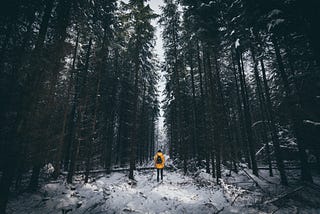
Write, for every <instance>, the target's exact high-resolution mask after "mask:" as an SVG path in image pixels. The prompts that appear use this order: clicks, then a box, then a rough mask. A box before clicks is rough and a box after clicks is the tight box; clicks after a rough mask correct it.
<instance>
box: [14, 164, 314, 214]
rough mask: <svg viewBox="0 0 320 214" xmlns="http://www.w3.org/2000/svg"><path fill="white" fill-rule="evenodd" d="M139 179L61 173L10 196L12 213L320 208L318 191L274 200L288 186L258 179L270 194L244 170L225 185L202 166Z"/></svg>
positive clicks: (147, 172) (122, 175) (308, 210)
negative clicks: (66, 177)
mask: <svg viewBox="0 0 320 214" xmlns="http://www.w3.org/2000/svg"><path fill="white" fill-rule="evenodd" d="M135 179H136V181H131V180H129V179H128V178H127V174H126V173H122V172H115V173H112V174H111V175H103V174H101V175H99V176H97V177H96V178H95V179H93V180H91V181H90V182H89V183H87V184H83V182H82V181H83V179H82V178H81V177H77V179H76V182H75V183H76V184H74V185H68V184H66V183H65V182H64V181H63V179H61V180H58V181H56V182H49V183H47V184H44V185H43V186H42V187H41V189H40V191H38V192H37V193H34V194H31V193H24V194H22V195H20V196H18V197H16V198H13V199H11V200H10V202H9V206H8V213H21V214H22V213H23V214H24V213H41V214H42V213H197V214H200V213H273V212H274V213H295V212H296V213H320V209H319V208H312V206H311V205H310V203H309V204H308V203H307V202H306V201H304V200H305V198H308V197H313V198H317V197H318V198H319V196H318V195H316V193H314V192H312V191H311V192H310V190H309V193H308V191H304V194H307V195H305V196H304V198H301V197H302V196H301V197H300V198H301V203H300V204H299V205H298V206H295V205H296V204H297V202H296V201H295V200H293V199H294V198H295V197H293V199H289V201H288V200H287V201H286V202H285V203H284V202H281V201H280V202H281V204H280V205H274V204H273V203H268V201H270V200H272V199H274V198H276V195H277V194H278V193H276V192H283V191H286V190H285V189H277V188H276V186H277V185H275V186H274V187H273V185H271V183H270V182H267V181H263V180H260V179H257V181H258V182H259V185H260V186H261V187H262V188H268V187H270V188H273V190H272V192H274V193H275V195H270V192H269V194H267V193H266V191H267V189H261V188H258V187H257V186H256V185H255V184H254V183H253V182H251V181H250V180H249V179H248V178H247V177H246V175H244V173H243V172H242V173H241V172H240V173H239V174H237V175H235V174H234V175H232V176H230V177H227V178H226V179H224V181H222V182H221V185H216V184H215V182H214V180H213V179H212V178H211V176H210V175H209V174H207V173H205V172H204V171H199V172H198V173H196V174H194V175H192V176H184V175H182V173H180V172H179V171H164V180H163V182H159V183H158V182H157V181H156V172H155V170H145V171H140V172H135ZM268 183H269V185H268ZM298 200H300V199H298ZM310 200H311V199H310ZM313 200H314V199H313ZM266 202H267V203H266ZM287 202H288V203H287ZM311 202H312V200H311ZM290 203H291V204H290ZM303 203H306V206H304V205H303ZM314 203H317V201H314V202H313V204H314ZM301 207H302V208H301Z"/></svg>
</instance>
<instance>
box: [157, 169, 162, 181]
mask: <svg viewBox="0 0 320 214" xmlns="http://www.w3.org/2000/svg"><path fill="white" fill-rule="evenodd" d="M159 172H160V173H161V180H163V169H157V181H158V182H159Z"/></svg>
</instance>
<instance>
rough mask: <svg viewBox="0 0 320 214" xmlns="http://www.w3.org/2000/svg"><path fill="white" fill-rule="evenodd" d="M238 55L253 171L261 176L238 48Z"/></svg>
mask: <svg viewBox="0 0 320 214" xmlns="http://www.w3.org/2000/svg"><path fill="white" fill-rule="evenodd" d="M236 57H237V62H238V69H239V77H240V87H241V95H242V100H243V107H244V119H245V126H246V132H247V138H248V147H249V148H248V149H249V154H250V159H251V164H252V173H253V174H254V175H256V176H259V173H258V166H257V161H256V157H255V148H254V142H253V136H252V128H251V125H252V124H251V114H250V109H249V101H248V96H247V95H246V93H247V92H246V91H247V90H246V83H245V74H244V70H243V66H242V65H241V61H242V60H241V54H240V53H239V51H238V49H236Z"/></svg>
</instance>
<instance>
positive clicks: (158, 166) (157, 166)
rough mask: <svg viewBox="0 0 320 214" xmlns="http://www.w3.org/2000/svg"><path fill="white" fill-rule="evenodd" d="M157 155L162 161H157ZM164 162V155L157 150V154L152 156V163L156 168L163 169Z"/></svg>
mask: <svg viewBox="0 0 320 214" xmlns="http://www.w3.org/2000/svg"><path fill="white" fill-rule="evenodd" d="M158 155H159V156H160V157H161V160H162V163H157V157H158ZM164 163H165V159H164V155H163V154H162V152H157V154H156V155H155V156H154V164H155V166H156V168H157V169H163V168H164Z"/></svg>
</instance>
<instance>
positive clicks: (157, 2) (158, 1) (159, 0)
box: [147, 0, 166, 149]
mask: <svg viewBox="0 0 320 214" xmlns="http://www.w3.org/2000/svg"><path fill="white" fill-rule="evenodd" d="M147 3H149V4H150V7H151V9H152V10H153V11H154V12H155V13H156V14H158V15H160V14H161V11H160V6H163V5H164V3H163V0H150V1H148V2H147ZM157 22H158V19H156V20H153V21H152V25H153V26H155V27H156V45H155V52H156V54H157V55H158V60H159V61H160V62H162V61H163V59H164V51H163V47H162V45H163V41H162V37H161V32H162V29H161V28H160V25H159V24H158V23H157ZM159 74H160V81H159V83H158V85H157V88H158V91H159V95H158V99H159V101H160V117H159V120H158V121H159V123H158V129H159V133H158V134H159V136H158V143H160V144H162V145H161V147H162V149H163V147H164V145H163V143H165V137H166V136H165V132H164V124H163V122H164V117H163V109H162V101H163V100H164V98H165V96H164V94H163V93H162V92H163V90H164V88H165V79H164V76H163V74H162V73H160V71H159ZM158 146H159V145H158Z"/></svg>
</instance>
